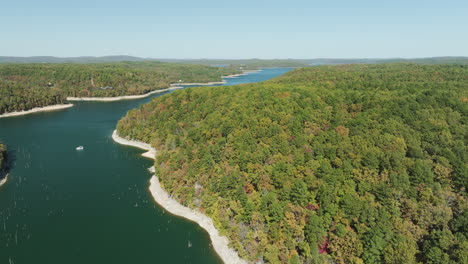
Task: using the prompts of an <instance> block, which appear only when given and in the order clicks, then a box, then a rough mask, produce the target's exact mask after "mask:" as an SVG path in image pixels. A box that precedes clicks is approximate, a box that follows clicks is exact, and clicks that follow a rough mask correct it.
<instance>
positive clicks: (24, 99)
mask: <svg viewBox="0 0 468 264" xmlns="http://www.w3.org/2000/svg"><path fill="white" fill-rule="evenodd" d="M239 72H240V71H239V70H238V69H234V68H231V67H222V68H221V67H209V66H202V65H184V64H175V63H160V62H122V63H108V64H98V63H96V64H0V114H2V113H5V112H13V111H22V110H29V109H32V108H34V107H43V106H47V105H53V104H62V103H65V102H66V97H68V96H74V97H112V96H121V95H139V94H144V93H147V92H150V91H153V90H158V89H164V88H167V87H169V86H170V84H171V83H177V82H178V81H179V80H181V81H183V82H210V81H221V80H222V79H221V76H223V75H229V74H235V73H239ZM103 87H107V89H102V88H103ZM100 88H101V89H100Z"/></svg>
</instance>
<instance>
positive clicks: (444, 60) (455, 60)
mask: <svg viewBox="0 0 468 264" xmlns="http://www.w3.org/2000/svg"><path fill="white" fill-rule="evenodd" d="M297 61H299V62H302V63H305V64H310V65H334V64H378V63H417V64H468V57H431V58H412V59H403V58H392V59H381V58H369V59H310V60H309V59H304V60H297Z"/></svg>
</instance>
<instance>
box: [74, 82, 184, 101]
mask: <svg viewBox="0 0 468 264" xmlns="http://www.w3.org/2000/svg"><path fill="white" fill-rule="evenodd" d="M181 88H183V87H180V86H176V85H174V86H171V87H169V88H166V89H161V90H155V91H152V92H149V93H145V94H141V95H125V96H116V97H67V100H68V101H99V102H115V101H120V100H133V99H141V98H145V97H148V96H150V95H152V94H157V93H163V92H167V91H170V90H176V89H181Z"/></svg>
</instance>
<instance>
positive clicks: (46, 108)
mask: <svg viewBox="0 0 468 264" xmlns="http://www.w3.org/2000/svg"><path fill="white" fill-rule="evenodd" d="M72 106H73V104H57V105H48V106H44V107H34V108H33V109H30V110H26V111H16V112H9V113H4V114H1V115H0V118H2V117H12V116H21V115H29V114H34V113H39V112H48V111H57V110H62V109H66V108H70V107H72Z"/></svg>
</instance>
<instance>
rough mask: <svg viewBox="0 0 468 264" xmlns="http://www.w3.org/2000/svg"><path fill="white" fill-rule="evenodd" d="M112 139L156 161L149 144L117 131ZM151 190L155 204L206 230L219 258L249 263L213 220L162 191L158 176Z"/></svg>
mask: <svg viewBox="0 0 468 264" xmlns="http://www.w3.org/2000/svg"><path fill="white" fill-rule="evenodd" d="M112 139H113V140H114V141H115V142H116V143H118V144H123V145H127V146H133V147H137V148H140V149H143V150H146V151H147V152H145V153H143V154H142V156H144V157H147V158H151V159H153V160H154V159H155V154H156V149H154V148H153V147H151V146H150V145H149V144H147V143H143V142H139V141H135V140H128V139H125V138H122V137H120V136H119V135H118V134H117V130H114V131H113V132H112ZM153 170H154V167H153ZM150 171H151V170H150ZM153 172H154V171H153ZM149 190H150V192H151V195H152V196H153V198H154V200H155V202H156V203H158V204H159V205H160V206H161V207H162V208H164V209H165V210H167V211H168V212H170V213H171V214H173V215H176V216H180V217H183V218H185V219H188V220H190V221H193V222H195V223H197V224H198V225H199V226H200V227H201V228H203V229H205V230H206V232H208V234H209V236H210V239H211V244H212V245H213V248H214V250H215V251H216V253H217V254H218V256H219V257H220V258H221V259H222V260H223V262H224V263H226V264H246V263H247V261H245V260H243V259H241V258H240V257H239V255H238V254H237V251H235V250H233V249H231V248H230V247H229V240H228V239H227V238H226V237H225V236H221V235H220V234H219V231H218V229H216V227H215V226H214V224H213V220H211V218H209V217H208V216H206V215H204V214H202V213H200V212H198V211H195V210H193V209H191V208H189V207H186V206H183V205H181V204H180V203H179V202H177V201H176V200H174V199H172V198H171V197H170V195H169V193H167V192H166V191H165V190H164V189H162V187H161V184H160V182H159V179H158V177H157V176H156V175H153V176H152V177H151V180H150V186H149Z"/></svg>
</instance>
